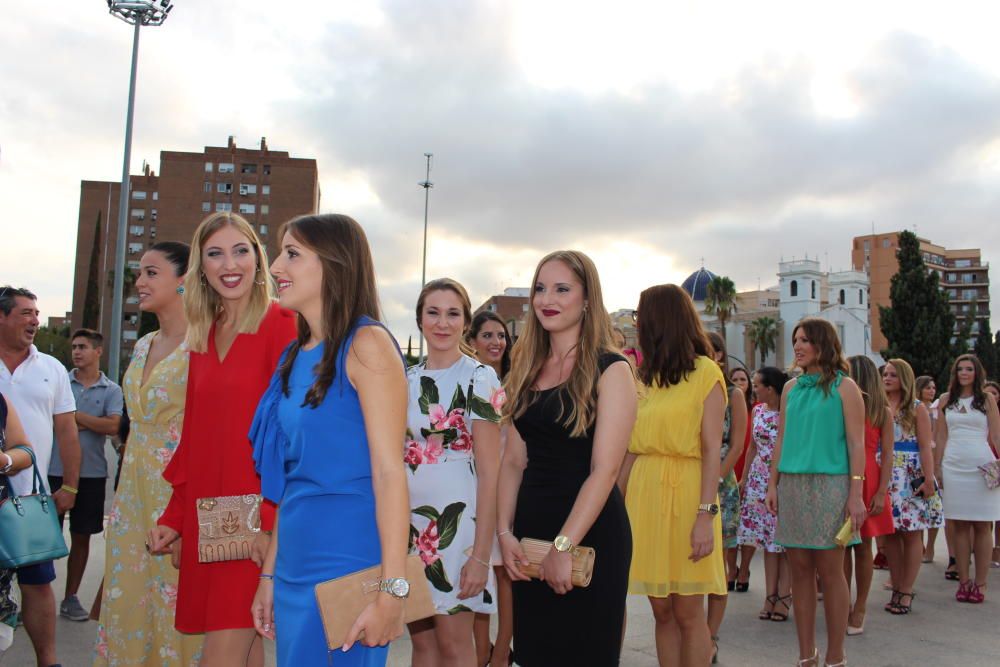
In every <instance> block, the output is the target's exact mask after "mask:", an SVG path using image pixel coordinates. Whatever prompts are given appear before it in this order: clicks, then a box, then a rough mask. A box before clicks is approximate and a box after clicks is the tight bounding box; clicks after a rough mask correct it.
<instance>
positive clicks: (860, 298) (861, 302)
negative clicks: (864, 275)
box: [858, 289, 865, 306]
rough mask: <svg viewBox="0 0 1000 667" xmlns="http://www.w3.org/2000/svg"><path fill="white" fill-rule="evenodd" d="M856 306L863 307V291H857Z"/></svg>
mask: <svg viewBox="0 0 1000 667" xmlns="http://www.w3.org/2000/svg"><path fill="white" fill-rule="evenodd" d="M858 305H859V306H863V305H865V291H864V290H863V289H859V290H858Z"/></svg>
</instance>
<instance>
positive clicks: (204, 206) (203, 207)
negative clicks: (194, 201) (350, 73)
mask: <svg viewBox="0 0 1000 667" xmlns="http://www.w3.org/2000/svg"><path fill="white" fill-rule="evenodd" d="M211 210H212V202H208V201H203V202H202V203H201V212H202V213H208V212H209V211H211Z"/></svg>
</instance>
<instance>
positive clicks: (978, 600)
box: [968, 584, 986, 604]
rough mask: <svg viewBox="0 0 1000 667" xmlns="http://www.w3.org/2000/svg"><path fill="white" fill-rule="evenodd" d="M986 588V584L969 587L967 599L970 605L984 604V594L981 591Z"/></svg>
mask: <svg viewBox="0 0 1000 667" xmlns="http://www.w3.org/2000/svg"><path fill="white" fill-rule="evenodd" d="M984 588H986V584H983V585H982V586H980V585H979V584H972V585H971V586H970V587H969V599H968V602H971V603H972V604H982V603H984V602H986V593H985V592H984V591H983V589H984Z"/></svg>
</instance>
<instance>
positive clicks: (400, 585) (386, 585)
mask: <svg viewBox="0 0 1000 667" xmlns="http://www.w3.org/2000/svg"><path fill="white" fill-rule="evenodd" d="M378 589H379V590H380V591H382V592H383V593H388V594H389V595H391V596H392V597H394V598H398V599H400V600H405V599H406V598H408V597H410V582H408V581H407V580H406V579H403V578H402V577H393V578H392V579H382V580H381V581H379V582H378Z"/></svg>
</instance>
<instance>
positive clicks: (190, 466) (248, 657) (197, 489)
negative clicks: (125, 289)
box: [149, 213, 295, 667]
mask: <svg viewBox="0 0 1000 667" xmlns="http://www.w3.org/2000/svg"><path fill="white" fill-rule="evenodd" d="M267 266H268V262H267V256H266V254H265V251H264V248H263V246H262V245H261V242H260V239H259V238H258V237H257V235H256V233H255V232H254V230H253V227H252V226H251V225H250V224H249V223H248V222H247V221H246V220H244V219H243V218H242V217H240V216H238V215H235V214H232V213H216V214H214V215H211V216H209V217H208V218H206V219H205V220H204V221H203V222H202V223H201V224H200V225H199V226H198V229H197V230H196V231H195V235H194V240H193V242H192V244H191V265H190V268H189V270H188V273H187V277H186V278H185V293H184V309H185V311H186V313H187V318H188V332H187V342H188V347H189V348H190V350H191V362H190V367H189V371H188V384H187V403H186V405H187V408H186V410H185V413H184V426H183V429H182V431H181V433H182V434H183V435H182V438H181V442H180V445H179V446H178V448H177V450H176V452H175V454H174V457H173V458H172V459H171V461H170V463H169V464H168V465H167V467H166V469H165V470H164V473H163V476H164V478H166V480H167V481H168V482H170V484H171V485H172V486H173V494H172V496H171V498H170V502H169V503H168V505H167V507H166V509H165V510H164V512H163V515H162V516H161V517H160V519H159V520H158V521H157V524H158V525H157V527H156V528H154V529H153V530H152V531H151V532H150V536H149V546H150V550H151V551H152V552H154V553H163V552H164V551H168V550H170V549H171V548H178V547H177V545H178V544H179V545H180V546H179V549H180V563H181V566H180V578H179V581H178V592H177V612H176V617H175V620H174V625H175V627H176V628H177V630H178V631H180V632H187V633H205V644H204V648H203V650H202V658H201V664H202V665H211V666H212V667H216V666H225V667H228V666H230V665H231V666H233V667H236V666H239V667H245V666H249V667H261V666H262V665H263V664H264V651H263V646H262V644H261V641H260V640H259V639H258V638H257V634H256V632H255V631H254V624H253V619H252V618H251V615H250V607H251V605H252V603H253V597H254V593H255V592H256V590H257V584H258V577H259V576H260V564H261V562H262V559H263V555H264V554H265V553H266V550H267V542H268V540H269V539H270V531H271V529H272V528H273V524H274V506H273V505H269V504H268V503H265V504H264V505H263V506H262V507H261V513H260V514H261V517H260V519H261V532H260V534H259V536H258V537H257V539H256V540H255V542H254V545H253V548H252V556H251V558H250V559H244V560H230V561H222V562H215V563H201V562H199V561H198V515H197V510H196V508H195V504H196V501H197V500H198V499H199V498H208V497H216V496H232V495H245V494H259V493H260V478H259V477H258V476H257V473H256V472H255V470H254V463H253V458H252V456H251V454H252V450H251V447H250V442H249V439H248V436H247V433H248V432H249V430H250V423H251V421H252V420H253V415H254V410H255V409H256V407H257V403H258V401H259V400H260V397H261V395H262V394H263V393H264V390H265V389H266V388H267V385H268V382H269V381H270V378H271V375H272V374H273V373H274V369H275V367H276V366H277V364H278V359H279V358H280V356H281V353H282V351H283V350H284V349H285V347H286V346H287V345H288V343H289V342H291V340H292V338H294V336H295V319H294V314H293V313H291V312H290V311H285V310H282V309H281V308H279V307H278V305H277V304H276V303H275V302H274V287H273V283H272V281H271V278H270V276H269V274H268V272H267ZM180 538H183V539H180ZM172 544H173V545H174V546H173V547H171V545H172Z"/></svg>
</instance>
